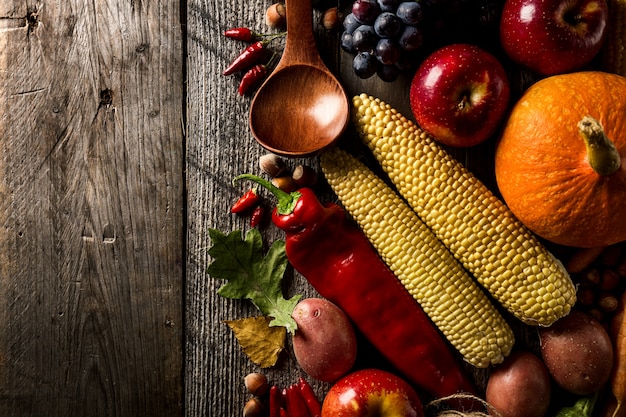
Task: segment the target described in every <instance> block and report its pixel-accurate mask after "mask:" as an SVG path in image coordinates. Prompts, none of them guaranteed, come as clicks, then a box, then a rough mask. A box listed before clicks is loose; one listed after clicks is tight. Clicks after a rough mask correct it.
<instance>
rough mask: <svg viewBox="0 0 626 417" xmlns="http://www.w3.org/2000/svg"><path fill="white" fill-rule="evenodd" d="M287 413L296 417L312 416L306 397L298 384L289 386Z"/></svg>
mask: <svg viewBox="0 0 626 417" xmlns="http://www.w3.org/2000/svg"><path fill="white" fill-rule="evenodd" d="M287 414H289V415H290V416H295V417H311V416H310V414H309V409H308V407H307V406H306V403H305V402H304V398H302V394H300V388H299V387H298V386H297V385H296V384H293V385H290V386H289V388H287Z"/></svg>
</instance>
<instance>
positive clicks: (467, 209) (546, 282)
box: [353, 94, 576, 326]
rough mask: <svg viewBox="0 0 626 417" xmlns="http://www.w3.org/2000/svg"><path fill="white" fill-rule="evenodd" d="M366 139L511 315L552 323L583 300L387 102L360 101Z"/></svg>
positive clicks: (500, 209) (561, 271)
mask: <svg viewBox="0 0 626 417" xmlns="http://www.w3.org/2000/svg"><path fill="white" fill-rule="evenodd" d="M353 105H354V110H355V112H354V118H355V124H356V125H357V131H358V133H359V134H360V136H361V138H362V140H363V141H364V142H365V143H366V144H367V145H368V147H369V148H370V150H372V152H373V153H374V155H375V157H376V159H377V160H378V161H379V163H380V164H381V165H382V167H383V169H384V171H385V172H386V173H387V175H389V177H390V179H391V180H392V182H393V183H394V184H395V185H396V187H397V188H398V191H399V192H400V194H401V195H402V196H403V197H404V198H405V199H406V200H407V202H408V203H409V205H410V206H411V207H412V208H413V209H414V210H415V211H416V212H417V214H418V215H419V217H421V218H422V220H423V221H424V223H426V224H427V225H428V226H429V227H430V228H431V229H432V230H433V232H434V233H435V235H437V237H438V238H439V239H440V240H441V241H442V242H443V243H444V244H445V245H446V246H447V247H448V248H449V249H450V251H451V252H452V254H453V255H454V256H455V257H456V258H457V259H458V260H459V261H460V262H461V263H462V264H463V266H464V267H465V268H466V269H467V270H468V271H469V272H470V273H471V274H473V275H474V277H475V278H476V279H477V280H478V282H479V283H480V284H481V285H483V286H484V287H485V288H486V289H487V290H488V291H489V292H490V293H491V294H492V296H493V297H494V298H495V299H496V300H497V301H498V302H500V303H501V304H502V305H503V306H504V307H505V308H506V309H507V310H508V311H509V312H511V313H512V314H513V315H515V316H516V317H517V318H518V319H520V320H521V321H522V322H524V323H526V324H529V325H540V326H549V325H551V324H552V323H554V322H555V321H556V320H558V319H559V318H561V317H563V316H565V315H567V314H568V313H569V311H570V309H571V307H572V306H573V304H574V303H575V301H576V291H575V288H574V285H573V283H572V281H571V279H570V277H569V275H568V273H567V271H566V270H565V268H564V267H563V265H562V264H561V263H560V262H559V261H558V260H557V259H556V258H554V256H553V255H552V254H551V253H550V252H549V251H548V250H547V249H546V248H545V247H544V246H543V245H541V243H540V242H539V241H538V239H537V238H536V236H535V235H533V234H532V233H531V232H530V231H529V230H528V229H527V228H526V227H525V226H523V225H522V223H520V222H519V221H518V220H517V219H516V218H515V217H514V216H513V214H512V213H511V211H510V210H509V209H508V208H507V207H506V205H505V204H504V203H503V202H502V201H501V200H499V199H498V198H497V197H496V196H495V195H494V194H493V193H491V191H490V190H489V189H487V187H486V186H485V185H484V184H483V183H481V182H480V181H479V180H478V179H477V178H476V177H475V176H474V175H472V174H471V173H470V172H469V171H467V169H465V167H464V166H463V165H461V164H460V163H459V162H458V161H457V160H456V159H454V158H453V157H452V156H451V155H449V154H448V153H446V152H445V150H443V148H441V147H440V146H439V145H438V144H437V143H436V142H435V141H434V140H433V138H432V137H430V136H429V135H428V134H427V133H426V132H424V131H423V130H421V129H420V128H419V127H418V126H417V125H416V124H414V123H413V122H412V121H410V120H408V119H407V118H405V117H404V116H402V115H401V114H400V113H398V112H397V111H396V110H395V109H393V108H392V107H391V106H389V105H388V104H386V103H384V102H382V101H381V100H380V99H377V98H373V97H371V96H367V95H365V94H361V95H360V96H357V97H354V99H353Z"/></svg>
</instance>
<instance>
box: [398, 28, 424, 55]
mask: <svg viewBox="0 0 626 417" xmlns="http://www.w3.org/2000/svg"><path fill="white" fill-rule="evenodd" d="M423 43H424V33H423V32H422V30H421V29H420V28H418V27H417V26H406V27H405V28H404V31H403V32H402V34H401V35H400V38H399V39H398V44H399V45H400V47H401V48H402V49H404V50H405V51H415V50H417V49H419V48H421V47H422V45H423Z"/></svg>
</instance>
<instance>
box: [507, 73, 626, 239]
mask: <svg viewBox="0 0 626 417" xmlns="http://www.w3.org/2000/svg"><path fill="white" fill-rule="evenodd" d="M587 116H591V117H590V118H588V117H587ZM596 121H597V122H599V124H597V123H596ZM495 173H496V181H497V184H498V188H499V190H500V193H501V194H502V197H503V199H504V201H505V202H506V204H507V205H508V206H509V207H510V209H511V211H512V212H513V213H514V214H515V215H516V216H517V217H518V219H519V220H520V221H521V222H522V223H524V224H525V225H526V226H527V227H528V228H529V229H530V230H532V231H533V232H534V233H536V234H537V235H539V236H541V237H543V238H545V239H546V240H549V241H551V242H555V243H558V244H561V245H567V246H575V247H596V246H605V245H609V244H613V243H616V242H621V241H624V240H626V78H625V77H622V76H619V75H615V74H608V73H604V72H597V71H586V72H576V73H571V74H562V75H555V76H552V77H548V78H544V79H542V80H540V81H538V82H537V83H535V84H533V85H532V86H531V87H530V88H529V89H528V90H526V92H525V93H524V94H523V96H522V97H521V98H520V100H519V101H518V102H517V103H516V104H515V105H514V106H513V108H512V110H511V114H510V116H509V118H508V120H507V122H506V123H505V127H504V130H503V133H502V137H501V138H500V140H499V141H498V144H497V149H496V156H495Z"/></svg>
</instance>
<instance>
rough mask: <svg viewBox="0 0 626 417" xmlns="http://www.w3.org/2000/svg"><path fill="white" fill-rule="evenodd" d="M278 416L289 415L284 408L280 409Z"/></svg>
mask: <svg viewBox="0 0 626 417" xmlns="http://www.w3.org/2000/svg"><path fill="white" fill-rule="evenodd" d="M280 417H289V413H287V410H285V409H284V408H281V409H280Z"/></svg>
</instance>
